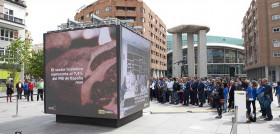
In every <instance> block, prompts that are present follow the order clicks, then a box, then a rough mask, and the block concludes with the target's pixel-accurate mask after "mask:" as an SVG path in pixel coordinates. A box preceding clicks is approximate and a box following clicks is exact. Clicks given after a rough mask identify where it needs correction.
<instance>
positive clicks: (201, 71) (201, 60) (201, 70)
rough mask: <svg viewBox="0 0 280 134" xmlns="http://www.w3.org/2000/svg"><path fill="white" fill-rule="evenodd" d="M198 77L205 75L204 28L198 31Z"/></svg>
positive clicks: (205, 47) (205, 48) (205, 49)
mask: <svg viewBox="0 0 280 134" xmlns="http://www.w3.org/2000/svg"><path fill="white" fill-rule="evenodd" d="M197 65H198V72H197V74H198V77H200V78H203V77H207V46H206V30H200V31H199V32H198V64H197Z"/></svg>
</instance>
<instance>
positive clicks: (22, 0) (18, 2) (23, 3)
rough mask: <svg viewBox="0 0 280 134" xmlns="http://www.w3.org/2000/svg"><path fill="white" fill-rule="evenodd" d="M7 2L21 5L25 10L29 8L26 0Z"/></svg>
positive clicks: (10, 0)
mask: <svg viewBox="0 0 280 134" xmlns="http://www.w3.org/2000/svg"><path fill="white" fill-rule="evenodd" d="M5 1H9V2H11V3H14V4H16V5H19V6H22V7H25V8H26V7H27V6H26V4H25V1H24V0H5Z"/></svg>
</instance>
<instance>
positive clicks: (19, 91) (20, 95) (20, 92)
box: [16, 80, 23, 99]
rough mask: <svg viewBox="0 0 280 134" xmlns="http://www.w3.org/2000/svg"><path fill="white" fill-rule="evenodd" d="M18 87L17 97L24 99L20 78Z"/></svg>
mask: <svg viewBox="0 0 280 134" xmlns="http://www.w3.org/2000/svg"><path fill="white" fill-rule="evenodd" d="M16 88H17V98H18V99H22V90H23V84H22V82H21V81H20V80H19V81H18V83H17V84H16Z"/></svg>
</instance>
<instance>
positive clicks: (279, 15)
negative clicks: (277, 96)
mask: <svg viewBox="0 0 280 134" xmlns="http://www.w3.org/2000/svg"><path fill="white" fill-rule="evenodd" d="M279 2H280V1H279V0H252V2H251V4H250V6H249V9H248V11H247V12H246V14H245V16H244V18H243V28H242V33H243V34H242V37H243V39H244V48H245V50H244V51H245V52H244V53H245V67H244V69H245V70H247V76H248V78H256V79H257V78H268V79H269V81H271V82H274V81H279V80H280V5H279Z"/></svg>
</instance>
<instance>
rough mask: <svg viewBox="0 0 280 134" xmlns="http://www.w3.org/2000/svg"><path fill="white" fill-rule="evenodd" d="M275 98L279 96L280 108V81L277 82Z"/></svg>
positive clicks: (279, 103)
mask: <svg viewBox="0 0 280 134" xmlns="http://www.w3.org/2000/svg"><path fill="white" fill-rule="evenodd" d="M275 96H277V99H278V107H280V81H278V82H277V86H276V93H275Z"/></svg>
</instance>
